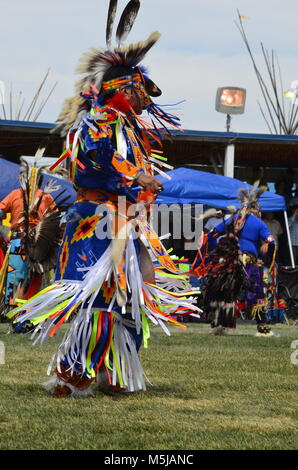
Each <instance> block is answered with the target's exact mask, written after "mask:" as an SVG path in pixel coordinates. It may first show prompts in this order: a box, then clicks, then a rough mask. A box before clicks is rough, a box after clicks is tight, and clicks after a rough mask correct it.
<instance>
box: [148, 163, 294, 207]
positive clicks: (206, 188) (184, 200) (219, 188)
mask: <svg viewBox="0 0 298 470" xmlns="http://www.w3.org/2000/svg"><path fill="white" fill-rule="evenodd" d="M168 175H169V176H170V177H171V180H167V179H166V178H163V177H161V176H158V179H159V180H161V181H162V183H163V186H164V190H163V192H162V193H160V194H159V196H158V197H157V199H156V203H158V204H190V203H192V202H193V203H201V204H206V205H208V206H211V207H219V208H221V209H226V208H227V207H228V206H230V205H233V206H235V207H236V208H237V209H240V207H241V204H240V202H239V201H238V199H237V197H238V192H239V189H241V188H251V185H250V184H247V183H243V182H242V181H239V180H237V179H235V178H229V177H227V176H222V175H215V174H213V173H207V172H205V171H198V170H190V169H188V168H177V169H176V170H172V171H169V172H168ZM259 201H260V205H261V209H262V211H284V210H286V204H285V200H284V197H283V196H279V195H278V194H274V193H271V192H270V191H266V192H265V193H263V194H262V196H261V197H260V200H259Z"/></svg>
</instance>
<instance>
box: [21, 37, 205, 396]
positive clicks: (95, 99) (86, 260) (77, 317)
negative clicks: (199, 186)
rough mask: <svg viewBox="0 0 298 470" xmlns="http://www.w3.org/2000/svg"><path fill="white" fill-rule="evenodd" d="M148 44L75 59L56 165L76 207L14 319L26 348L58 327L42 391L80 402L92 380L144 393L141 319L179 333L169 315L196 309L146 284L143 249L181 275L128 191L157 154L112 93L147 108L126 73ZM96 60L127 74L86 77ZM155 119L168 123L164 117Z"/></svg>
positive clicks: (134, 70) (136, 81)
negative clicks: (78, 90)
mask: <svg viewBox="0 0 298 470" xmlns="http://www.w3.org/2000/svg"><path fill="white" fill-rule="evenodd" d="M158 37H159V35H157V34H156V35H155V36H154V38H153V36H151V37H150V38H149V40H148V41H145V42H144V43H138V44H137V45H130V46H129V47H128V48H121V49H119V48H118V49H115V50H114V52H111V51H106V52H104V53H102V55H101V56H100V53H99V51H93V52H92V54H91V56H90V55H89V56H88V57H87V58H86V57H85V67H86V68H83V69H82V66H81V68H80V71H82V70H83V71H84V72H88V73H89V75H88V83H89V85H90V82H91V85H92V86H91V88H90V89H89V91H88V90H87V93H84V94H83V95H82V96H83V103H81V104H80V106H81V108H80V112H79V118H78V119H77V120H76V123H75V125H74V126H73V127H72V128H71V129H70V131H69V133H68V136H67V148H66V151H65V152H64V154H63V155H62V157H61V158H60V159H59V160H58V162H59V161H62V160H63V159H64V158H65V157H66V156H70V159H71V161H70V177H71V179H72V181H73V182H74V185H75V187H76V189H77V200H76V202H75V204H74V205H73V206H72V207H71V209H70V210H69V212H68V213H67V215H66V229H65V233H64V238H63V242H62V244H61V248H60V252H59V255H58V262H57V269H56V274H55V282H54V283H53V284H52V285H51V286H49V287H48V288H46V289H45V290H43V291H42V292H40V293H39V294H38V295H36V296H35V297H33V298H32V299H30V300H29V301H28V302H27V303H26V304H25V305H23V306H22V307H21V310H22V311H23V312H24V313H23V314H22V315H21V317H20V318H19V319H18V320H19V321H25V320H29V321H30V322H31V323H32V324H34V325H36V329H35V333H34V334H35V338H36V341H35V342H40V343H43V342H44V341H45V340H46V339H47V337H48V336H50V337H51V336H53V335H54V334H55V333H56V331H57V330H58V329H59V328H60V327H61V325H63V324H64V325H65V326H66V327H67V328H66V331H65V335H64V338H63V341H62V343H61V344H60V346H59V348H58V351H57V361H56V363H57V368H56V371H55V376H54V377H53V378H52V379H50V381H49V382H48V384H47V385H46V386H47V387H48V389H49V390H51V391H54V393H55V394H56V396H67V395H69V394H78V395H89V394H91V393H92V382H94V381H96V379H98V377H101V376H102V375H103V376H105V378H107V379H108V381H109V383H110V384H111V385H112V386H119V387H120V389H125V390H126V391H130V392H133V391H138V390H145V389H146V386H145V381H144V376H143V370H142V366H141V363H140V360H139V357H138V350H139V348H140V345H141V343H142V342H143V344H144V346H145V347H146V346H147V341H148V338H149V336H150V330H149V320H150V321H152V322H153V324H154V325H158V326H160V327H162V329H163V330H164V331H165V332H166V333H167V334H169V330H168V328H167V327H166V324H173V325H179V323H178V322H177V321H176V320H175V319H174V318H172V316H171V315H172V314H174V313H179V315H181V314H189V313H191V312H195V311H198V309H197V308H196V307H195V306H193V303H194V302H195V299H193V298H192V297H191V298H186V297H187V295H188V296H189V294H191V293H190V292H188V291H187V290H186V289H182V290H181V289H180V291H179V292H177V289H176V291H175V292H174V291H173V292H170V291H167V290H165V289H163V288H162V287H160V286H158V285H157V284H156V283H155V274H154V269H153V265H152V262H151V257H150V254H149V250H151V252H153V254H154V256H155V258H156V259H157V261H158V263H159V264H160V265H161V266H162V267H163V268H164V269H166V270H167V272H169V273H170V274H171V275H173V277H175V275H177V277H179V276H180V275H181V279H182V280H181V282H180V284H181V283H183V280H184V273H180V272H179V270H178V268H177V266H176V265H175V263H174V262H173V261H172V259H171V258H170V256H169V255H168V254H167V252H166V250H165V248H164V247H163V245H162V243H161V242H160V241H159V239H158V237H157V235H156V234H155V232H154V231H153V230H152V228H151V227H150V226H149V224H148V221H147V208H148V204H149V203H150V202H152V198H153V197H152V194H151V195H150V194H149V195H148V194H146V192H144V191H140V188H139V187H138V184H137V179H138V177H139V176H140V175H141V174H144V175H152V174H153V171H154V165H153V164H152V161H153V160H154V161H155V162H157V165H158V164H159V160H158V158H159V155H160V153H161V152H160V151H158V153H156V154H153V152H152V151H151V149H150V144H149V140H148V137H146V134H147V135H148V132H146V134H145V132H144V129H142V127H141V126H140V122H141V121H140V120H139V118H138V116H137V115H136V113H134V112H133V109H132V107H131V106H130V105H129V103H128V101H127V100H126V99H125V97H124V94H123V93H122V92H120V91H119V90H121V89H122V87H126V86H128V87H132V88H133V89H134V90H136V91H137V93H138V96H140V97H142V99H143V103H146V104H145V105H144V107H146V108H147V107H150V110H151V111H152V109H155V110H156V109H157V108H156V105H153V103H152V102H151V100H150V98H149V95H148V93H147V91H146V88H145V87H146V83H147V84H148V80H149V79H147V78H144V76H143V74H142V72H141V71H140V69H139V68H138V67H136V66H137V63H138V62H139V60H140V58H142V57H143V56H144V54H145V51H147V50H149V48H150V47H151V46H152V45H153V44H154V43H155V41H156V40H157V38H158ZM99 56H100V57H99ZM128 58H129V59H130V60H129V61H128ZM133 58H134V59H133ZM96 60H98V61H99V60H100V66H101V68H100V70H101V72H102V68H103V65H104V66H105V71H106V72H107V73H110V72H111V70H112V71H114V69H115V67H118V66H119V62H120V64H121V67H122V66H123V64H127V63H128V62H129V67H128V66H126V69H125V75H123V74H122V76H116V77H114V78H113V79H111V80H110V79H108V80H107V79H106V78H105V77H106V76H107V75H106V74H104V77H103V79H102V78H101V79H99V78H98V75H97V76H95V77H93V78H92V76H90V72H91V71H93V72H94V62H95V61H96ZM111 62H113V64H112V65H111ZM92 67H93V68H92ZM81 83H87V82H84V81H83V82H81ZM150 84H151V90H152V86H153V88H155V89H157V87H156V86H155V85H154V84H153V82H151V81H150ZM97 88H98V89H99V90H100V92H98V91H97ZM107 93H108V95H107ZM159 94H160V93H159ZM107 96H108V97H107ZM82 110H83V111H82ZM158 114H159V118H160V117H161V113H158ZM164 117H165V119H166V120H167V122H170V120H171V117H169V116H168V115H166V114H164ZM150 136H151V137H153V134H150ZM155 139H156V140H159V139H158V138H155ZM156 145H157V143H156V142H155V146H156ZM148 198H149V199H148ZM142 239H143V241H145V243H143V241H142ZM146 245H147V246H148V247H147V246H146ZM148 248H149V250H148ZM168 282H170V281H168ZM174 285H175V286H176V287H177V284H175V283H174ZM173 290H174V289H173ZM19 311H20V309H19V310H18V312H19ZM69 319H71V322H68V320H69ZM180 326H181V327H182V328H184V326H183V325H180ZM53 361H54V357H53V358H52V361H51V364H50V366H49V371H48V372H49V373H50V369H51V367H52V364H53ZM101 372H102V373H103V374H101Z"/></svg>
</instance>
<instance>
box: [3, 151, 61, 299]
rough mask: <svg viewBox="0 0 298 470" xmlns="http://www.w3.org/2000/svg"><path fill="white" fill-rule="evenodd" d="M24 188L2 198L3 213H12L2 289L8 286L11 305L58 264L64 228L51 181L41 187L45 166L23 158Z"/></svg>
mask: <svg viewBox="0 0 298 470" xmlns="http://www.w3.org/2000/svg"><path fill="white" fill-rule="evenodd" d="M21 163H22V165H21V170H20V184H21V188H19V189H15V190H13V191H12V192H11V193H10V194H8V196H6V197H5V198H4V199H3V201H1V202H0V216H1V217H5V215H6V214H7V213H10V214H11V239H10V244H9V249H8V250H7V252H6V256H5V260H4V262H3V264H2V267H1V289H0V290H1V292H2V290H3V287H4V286H5V298H4V303H5V305H6V307H7V308H10V307H11V306H15V305H18V301H16V298H17V299H28V298H29V297H31V296H32V295H34V294H35V293H37V292H38V290H39V289H40V287H41V282H42V275H43V274H45V273H47V272H49V271H50V270H51V269H52V268H53V267H54V266H55V265H54V264H53V259H54V260H55V258H56V256H57V251H58V247H59V242H60V241H61V229H60V227H59V224H60V220H59V210H58V209H57V207H56V205H55V201H54V199H53V197H52V196H51V195H50V194H49V193H50V192H51V188H52V182H50V183H49V184H48V185H47V186H46V187H45V189H44V190H43V191H42V190H41V189H40V185H41V181H42V174H41V173H42V170H43V169H44V166H43V167H40V168H37V167H34V166H30V165H29V164H28V163H27V162H26V161H25V160H23V159H21Z"/></svg>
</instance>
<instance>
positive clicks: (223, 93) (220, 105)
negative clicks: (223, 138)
mask: <svg viewBox="0 0 298 470" xmlns="http://www.w3.org/2000/svg"><path fill="white" fill-rule="evenodd" d="M245 98H246V90H245V88H236V87H222V88H218V89H217V93H216V101H215V109H216V111H218V112H219V113H224V114H226V116H227V119H226V128H227V132H230V126H231V114H243V113H244V106H245ZM234 150H235V148H234V145H233V144H228V145H227V146H226V150H225V161H224V175H225V176H230V177H232V178H233V177H234Z"/></svg>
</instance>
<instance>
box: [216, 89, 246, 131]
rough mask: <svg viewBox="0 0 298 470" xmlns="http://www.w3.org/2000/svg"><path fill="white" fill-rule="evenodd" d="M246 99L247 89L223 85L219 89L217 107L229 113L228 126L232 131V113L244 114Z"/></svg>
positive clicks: (228, 129)
mask: <svg viewBox="0 0 298 470" xmlns="http://www.w3.org/2000/svg"><path fill="white" fill-rule="evenodd" d="M245 99H246V89H245V88H237V87H231V86H229V87H221V88H218V89H217V93H216V100H215V109H216V111H218V112H219V113H224V114H226V115H227V120H226V127H227V132H230V125H231V114H243V113H244V107H245Z"/></svg>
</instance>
